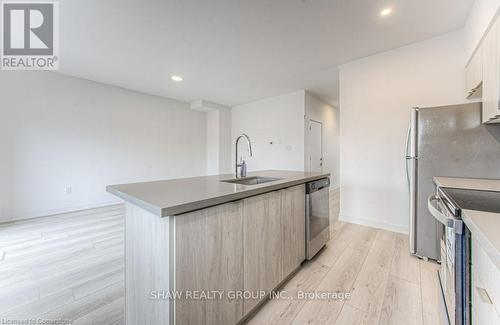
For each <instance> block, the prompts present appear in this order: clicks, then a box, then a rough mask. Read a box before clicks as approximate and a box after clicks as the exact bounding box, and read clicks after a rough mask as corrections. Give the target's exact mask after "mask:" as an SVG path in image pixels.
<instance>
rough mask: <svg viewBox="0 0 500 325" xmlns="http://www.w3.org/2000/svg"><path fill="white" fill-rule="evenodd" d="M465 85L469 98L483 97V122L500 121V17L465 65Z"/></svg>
mask: <svg viewBox="0 0 500 325" xmlns="http://www.w3.org/2000/svg"><path fill="white" fill-rule="evenodd" d="M465 85H466V92H467V98H468V99H475V98H482V102H483V113H482V122H483V123H500V18H497V19H495V21H494V22H493V23H492V25H491V27H490V28H489V30H487V32H486V34H485V35H484V38H483V40H482V41H481V43H480V44H479V46H478V49H477V50H476V51H475V52H474V54H473V56H472V57H471V59H470V61H469V64H467V66H466V67H465Z"/></svg>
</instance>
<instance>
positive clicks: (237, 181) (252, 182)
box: [221, 176, 283, 185]
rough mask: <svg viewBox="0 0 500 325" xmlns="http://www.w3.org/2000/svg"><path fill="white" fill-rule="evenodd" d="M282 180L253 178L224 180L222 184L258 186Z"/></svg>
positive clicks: (261, 177)
mask: <svg viewBox="0 0 500 325" xmlns="http://www.w3.org/2000/svg"><path fill="white" fill-rule="evenodd" d="M282 179H283V178H274V177H263V176H251V177H244V178H235V179H226V180H223V181H221V182H224V183H233V184H241V185H258V184H264V183H269V182H273V181H279V180H282Z"/></svg>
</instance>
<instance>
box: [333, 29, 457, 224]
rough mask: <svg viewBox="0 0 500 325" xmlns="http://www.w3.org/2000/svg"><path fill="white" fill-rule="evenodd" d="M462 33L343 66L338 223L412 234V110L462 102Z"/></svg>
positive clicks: (341, 70) (341, 78)
mask: <svg viewBox="0 0 500 325" xmlns="http://www.w3.org/2000/svg"><path fill="white" fill-rule="evenodd" d="M463 53H464V48H463V34H462V31H459V32H455V33H451V34H447V35H444V36H441V37H437V38H433V39H429V40H426V41H423V42H420V43H416V44H412V45H409V46H406V47H402V48H399V49H395V50H392V51H389V52H385V53H381V54H378V55H374V56H371V57H367V58H364V59H360V60H357V61H353V62H350V63H347V64H344V65H342V66H341V67H340V110H341V119H340V139H341V145H340V170H341V179H340V182H341V203H340V209H341V211H340V219H341V220H346V221H351V222H355V223H362V224H368V225H372V226H376V227H382V228H387V229H391V230H396V231H402V232H407V229H408V190H407V186H406V180H405V171H404V163H403V156H404V145H405V133H406V129H407V126H408V122H409V112H410V108H411V107H413V106H438V105H446V104H456V103H462V102H465V99H464V89H465V88H464V84H465V81H464V71H463V67H464V65H463Z"/></svg>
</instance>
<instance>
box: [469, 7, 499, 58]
mask: <svg viewBox="0 0 500 325" xmlns="http://www.w3.org/2000/svg"><path fill="white" fill-rule="evenodd" d="M499 7H500V0H476V1H474V4H473V5H472V8H471V11H470V13H469V16H468V17H467V21H466V23H465V28H464V37H465V60H468V59H469V58H470V57H471V55H472V53H473V52H474V50H475V49H476V47H477V45H478V44H479V42H480V40H481V39H482V37H483V35H484V34H485V32H486V30H487V29H488V28H489V26H490V25H491V23H492V21H493V18H494V17H495V16H496V15H497V12H498V8H499Z"/></svg>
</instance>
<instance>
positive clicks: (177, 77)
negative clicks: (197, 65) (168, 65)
mask: <svg viewBox="0 0 500 325" xmlns="http://www.w3.org/2000/svg"><path fill="white" fill-rule="evenodd" d="M170 79H172V80H173V81H177V82H180V81H182V80H184V79H183V78H182V77H181V76H179V75H173V76H172V77H170Z"/></svg>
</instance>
